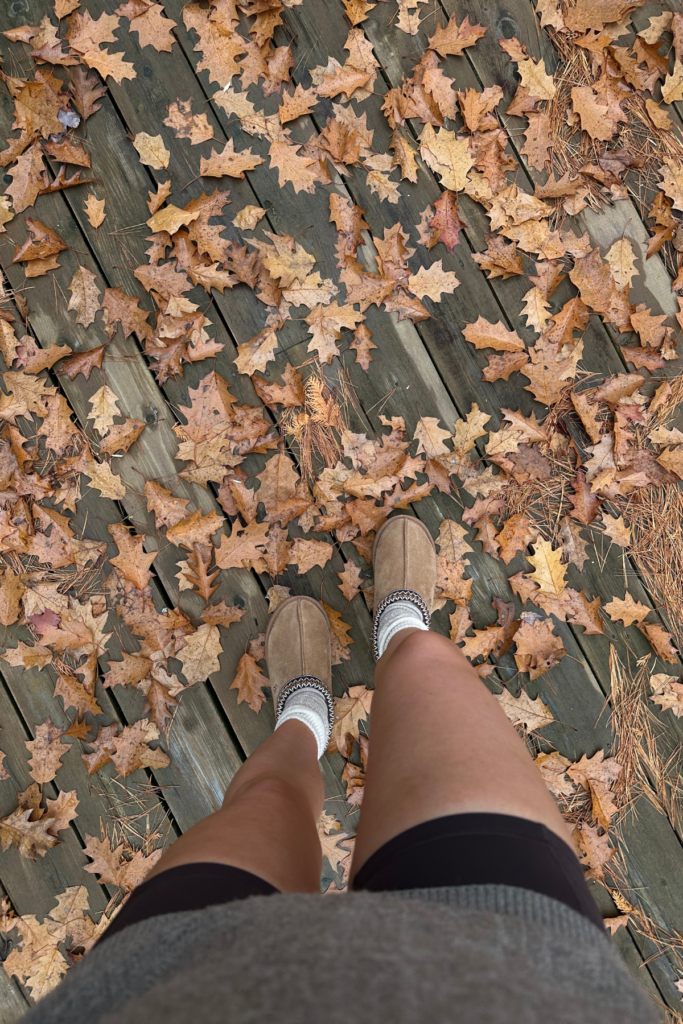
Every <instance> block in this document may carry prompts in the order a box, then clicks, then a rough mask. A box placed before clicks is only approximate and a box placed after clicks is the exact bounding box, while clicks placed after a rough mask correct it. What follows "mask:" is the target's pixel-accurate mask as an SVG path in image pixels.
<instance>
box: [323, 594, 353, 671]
mask: <svg viewBox="0 0 683 1024" xmlns="http://www.w3.org/2000/svg"><path fill="white" fill-rule="evenodd" d="M322 606H323V608H324V609H325V614H326V615H327V619H328V621H329V623H330V630H331V633H332V664H333V665H341V663H342V662H343V661H348V660H349V657H350V654H349V652H348V650H347V648H348V647H350V646H351V644H352V643H353V638H352V637H350V636H348V632H349V630H350V629H351V626H349V625H348V623H346V622H344V621H343V619H342V617H341V613H340V612H337V611H335V610H334V608H331V607H330V606H329V604H325V602H324V601H323V602H322Z"/></svg>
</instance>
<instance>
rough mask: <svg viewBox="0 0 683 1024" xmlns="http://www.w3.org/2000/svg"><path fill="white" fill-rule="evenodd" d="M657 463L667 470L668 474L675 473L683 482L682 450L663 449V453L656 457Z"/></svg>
mask: <svg viewBox="0 0 683 1024" xmlns="http://www.w3.org/2000/svg"><path fill="white" fill-rule="evenodd" d="M657 462H658V463H659V464H660V466H663V467H664V469H667V470H668V471H669V472H670V473H675V474H676V476H677V477H679V479H681V480H683V449H682V448H680V447H677V448H665V449H664V451H663V452H662V453H661V455H659V456H658V457H657Z"/></svg>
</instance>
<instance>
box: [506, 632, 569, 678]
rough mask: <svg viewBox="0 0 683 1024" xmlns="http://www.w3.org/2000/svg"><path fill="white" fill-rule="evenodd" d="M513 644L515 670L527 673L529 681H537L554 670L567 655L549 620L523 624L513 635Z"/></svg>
mask: <svg viewBox="0 0 683 1024" xmlns="http://www.w3.org/2000/svg"><path fill="white" fill-rule="evenodd" d="M515 643H516V644H517V650H516V651H515V663H516V665H517V668H518V669H519V671H520V672H528V673H529V678H530V679H537V678H538V677H539V676H540V675H543V673H544V672H548V671H550V669H551V668H555V666H556V665H559V663H560V661H561V660H562V658H564V656H565V654H566V653H567V651H566V650H565V647H564V644H563V643H562V640H561V638H560V637H559V636H555V635H554V633H553V623H552V622H551V621H550V619H535V620H534V622H523V623H522V625H521V626H520V627H519V629H518V630H517V632H516V633H515Z"/></svg>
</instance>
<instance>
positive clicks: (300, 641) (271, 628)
mask: <svg viewBox="0 0 683 1024" xmlns="http://www.w3.org/2000/svg"><path fill="white" fill-rule="evenodd" d="M266 661H267V662H268V678H269V679H270V685H271V687H272V691H273V703H274V705H275V715H276V717H277V716H278V715H279V714H280V712H281V711H282V709H283V707H284V703H285V701H286V699H287V697H289V695H290V694H291V693H294V691H295V690H300V689H302V688H303V687H305V686H312V687H314V688H315V689H317V690H319V691H320V692H321V693H322V694H323V696H324V697H325V701H326V703H327V707H328V711H329V725H330V728H332V723H333V721H334V703H333V701H332V652H331V632H330V623H329V619H328V618H327V615H326V613H325V609H324V608H323V606H322V605H321V604H320V602H319V601H314V600H313V598H312V597H303V596H301V597H288V598H287V600H286V601H283V602H282V604H281V605H280V606H279V607H278V608H276V609H275V612H274V614H273V616H272V618H271V620H270V623H269V625H268V630H267V632H266Z"/></svg>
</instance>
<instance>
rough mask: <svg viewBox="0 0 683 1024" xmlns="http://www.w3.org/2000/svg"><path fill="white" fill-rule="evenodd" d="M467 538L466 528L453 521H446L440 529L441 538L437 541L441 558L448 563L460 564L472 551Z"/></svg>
mask: <svg viewBox="0 0 683 1024" xmlns="http://www.w3.org/2000/svg"><path fill="white" fill-rule="evenodd" d="M466 537H467V530H466V529H465V527H464V526H461V525H460V523H456V522H455V520H453V519H445V520H444V521H443V522H442V524H441V526H440V527H439V536H438V537H437V539H436V543H437V544H438V547H439V554H440V556H441V558H445V559H446V560H447V561H448V562H454V563H457V562H460V559H461V558H462V557H463V555H466V554H467V553H468V552H471V551H472V548H471V547H470V545H469V543H468V542H467V540H465V538H466Z"/></svg>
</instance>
